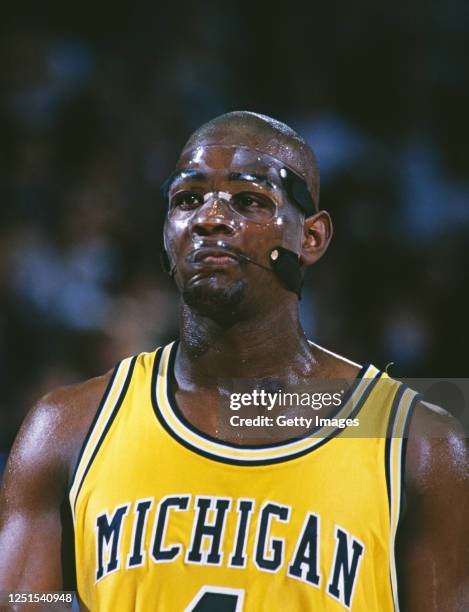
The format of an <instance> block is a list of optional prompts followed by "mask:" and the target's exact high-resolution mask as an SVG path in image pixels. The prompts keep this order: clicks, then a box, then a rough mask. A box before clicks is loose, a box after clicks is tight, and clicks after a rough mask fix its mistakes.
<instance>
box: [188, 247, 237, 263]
mask: <svg viewBox="0 0 469 612" xmlns="http://www.w3.org/2000/svg"><path fill="white" fill-rule="evenodd" d="M190 258H191V260H192V262H193V263H196V264H201V263H203V264H205V265H207V264H208V265H230V264H234V263H238V261H239V257H238V255H237V254H236V253H234V252H233V251H231V250H230V249H223V248H212V247H201V248H200V249H197V250H196V251H194V252H193V253H192V256H191V257H190Z"/></svg>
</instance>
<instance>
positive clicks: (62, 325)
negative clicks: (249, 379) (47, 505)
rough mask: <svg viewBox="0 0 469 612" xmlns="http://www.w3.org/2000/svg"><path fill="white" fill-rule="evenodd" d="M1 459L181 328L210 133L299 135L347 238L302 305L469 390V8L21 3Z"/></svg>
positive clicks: (7, 83)
mask: <svg viewBox="0 0 469 612" xmlns="http://www.w3.org/2000/svg"><path fill="white" fill-rule="evenodd" d="M0 33H1V41H0V133H1V147H0V160H1V163H0V193H1V207H0V381H1V388H2V393H1V396H0V452H1V453H3V455H5V454H6V453H7V452H8V449H9V447H10V445H11V442H12V439H13V437H14V435H15V433H16V431H17V429H18V427H19V423H20V422H21V420H22V419H23V417H24V415H25V413H26V411H27V410H28V409H29V407H30V406H31V404H32V403H33V402H34V401H36V400H37V399H38V398H39V397H40V396H42V395H43V394H44V393H46V392H47V391H49V390H50V389H52V388H54V387H56V386H57V385H62V384H68V383H71V382H77V381H80V380H83V379H85V378H87V377H90V376H94V375H98V374H101V373H103V372H105V371H107V370H108V369H110V368H111V367H112V366H113V365H114V364H115V363H116V361H118V360H119V359H121V358H122V357H124V356H127V355H129V354H132V353H136V352H139V351H142V350H151V349H152V348H153V347H155V346H156V345H158V344H160V343H162V342H165V341H167V340H169V339H171V338H173V337H174V336H175V335H177V308H176V303H177V296H176V293H175V291H174V288H173V286H172V284H171V282H170V281H169V280H168V279H167V278H166V277H165V275H164V274H163V273H162V272H161V271H160V267H159V249H160V245H161V230H162V222H163V218H164V215H165V202H164V201H163V199H162V197H161V195H160V190H159V188H160V184H161V183H162V181H163V180H164V179H165V177H166V176H167V175H168V174H169V173H170V171H171V169H172V166H173V164H174V162H175V160H176V158H177V154H178V150H179V149H180V147H181V146H182V144H183V143H184V141H185V140H186V139H187V137H188V135H189V134H190V133H191V131H193V130H194V129H195V128H196V127H198V126H199V125H200V124H201V123H203V122H205V121H207V120H209V119H211V118H212V117H214V116H216V115H217V114H220V113H223V112H226V111H230V110H236V109H248V110H255V111H258V112H262V113H266V114H269V115H272V116H274V117H276V118H278V119H280V120H282V121H285V122H287V123H289V124H291V125H292V127H294V128H295V129H297V130H298V131H299V132H300V133H301V134H302V135H303V136H304V137H305V138H306V139H307V140H308V142H309V143H310V144H311V145H312V146H313V148H314V150H315V151H316V153H317V156H318V158H319V163H320V168H321V173H322V191H321V205H322V207H323V208H326V209H328V210H330V211H331V213H332V215H333V219H334V222H335V236H334V239H333V243H332V245H331V248H330V250H329V252H328V253H327V255H326V256H325V258H324V259H323V260H322V261H321V262H320V263H319V264H318V265H317V266H315V267H314V269H312V270H311V271H310V273H309V275H308V279H307V285H306V290H305V296H304V299H303V300H302V302H301V312H302V318H303V322H304V326H305V328H306V330H307V332H308V334H309V335H310V337H312V338H314V339H315V340H316V341H317V342H319V343H320V344H323V345H325V346H326V347H328V348H330V349H331V350H334V351H337V352H340V353H342V354H345V355H347V356H349V357H351V358H352V359H354V360H356V361H361V362H365V361H371V362H373V363H375V364H376V365H378V366H379V367H382V368H384V367H385V366H386V365H387V364H388V363H389V362H394V366H392V367H391V369H390V372H391V373H392V374H394V375H395V376H399V377H404V376H414V377H416V376H426V377H432V376H435V377H439V376H445V377H464V376H467V358H466V350H467V346H468V341H469V337H468V336H469V334H468V331H467V325H466V314H467V310H468V299H467V296H466V295H465V293H464V288H465V285H466V279H467V275H468V272H467V271H468V266H469V250H468V249H467V242H468V237H469V231H468V230H469V163H468V155H467V152H466V151H467V143H468V141H469V122H468V120H467V112H468V110H467V109H468V108H469V54H468V53H467V37H468V33H469V9H468V7H467V3H465V2H464V0H447V2H446V3H437V2H421V1H419V0H410V1H408V2H403V1H401V2H397V3H376V2H374V1H372V0H360V1H359V2H358V3H356V2H353V3H351V2H346V1H345V0H336V1H335V2H322V3H319V2H314V3H313V2H310V1H307V0H303V1H301V0H300V1H295V2H293V3H281V2H278V1H277V0H270V1H269V2H267V1H266V0H257V1H256V2H248V1H247V0H241V1H239V2H232V3H222V2H218V1H216V0H203V1H201V2H199V3H189V2H182V3H181V2H180V3H169V2H165V3H164V4H163V3H158V2H136V3H134V4H133V8H129V7H127V8H126V9H124V8H121V7H120V5H119V4H115V5H112V7H111V6H110V5H108V6H106V3H94V5H91V6H88V5H87V3H85V4H82V3H80V4H78V3H77V5H76V6H72V5H70V3H62V4H61V5H60V6H59V5H57V6H54V7H53V8H51V9H48V5H47V3H45V4H44V3H37V2H35V3H33V2H26V3H21V5H19V6H18V8H17V10H15V7H14V6H13V7H10V8H9V9H8V13H7V14H6V15H4V16H3V18H2V22H1V23H0Z"/></svg>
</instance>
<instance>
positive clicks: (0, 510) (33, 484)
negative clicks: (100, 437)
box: [0, 403, 66, 590]
mask: <svg viewBox="0 0 469 612" xmlns="http://www.w3.org/2000/svg"><path fill="white" fill-rule="evenodd" d="M60 421H61V419H60V414H59V408H58V407H55V406H54V405H53V404H48V403H43V404H39V405H38V406H37V407H36V408H34V409H33V410H32V411H31V413H30V414H29V415H28V417H27V418H26V420H25V422H24V424H23V426H22V428H21V430H20V433H19V434H18V437H17V439H16V441H15V444H14V445H13V448H12V451H11V454H10V457H9V460H8V463H7V467H6V470H5V475H4V482H3V486H2V493H1V496H0V589H5V590H13V589H21V590H47V589H51V590H57V589H60V588H61V585H62V572H61V560H60V556H61V549H60V545H61V523H60V505H61V501H62V499H63V496H64V492H65V490H66V466H65V465H64V462H63V450H64V449H63V447H62V445H63V441H62V439H61V437H60V435H59V434H60V429H59V424H60Z"/></svg>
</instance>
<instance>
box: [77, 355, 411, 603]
mask: <svg viewBox="0 0 469 612" xmlns="http://www.w3.org/2000/svg"><path fill="white" fill-rule="evenodd" d="M176 350H177V343H171V344H169V345H167V346H165V347H163V348H160V349H157V350H156V351H154V352H152V353H142V354H140V355H137V356H135V357H132V358H128V359H125V360H123V361H122V362H121V363H120V364H118V366H117V367H116V369H115V370H114V373H113V376H112V379H111V381H110V383H109V385H108V388H107V390H106V392H105V394H104V397H103V399H102V401H101V404H100V406H99V409H98V411H97V414H96V417H95V419H94V422H93V424H92V426H91V428H90V431H89V433H88V435H87V437H86V439H85V441H84V443H83V447H82V450H81V453H80V457H79V460H78V463H77V467H76V469H75V474H74V477H73V481H72V483H71V487H70V491H69V500H70V506H71V512H72V517H73V523H74V540H75V563H76V574H77V590H78V595H79V599H80V602H81V604H82V606H83V608H84V609H88V610H92V611H93V612H94V611H99V612H107V611H109V612H111V611H112V612H116V611H117V612H125V611H130V610H132V611H133V610H138V611H142V612H147V611H148V610H155V611H162V612H183V611H187V612H189V611H194V612H208V611H216V612H225V611H230V612H259V611H268V612H276V611H278V612H290V611H291V612H298V611H309V610H315V611H318V610H321V611H322V610H324V611H330V612H339V611H343V610H353V611H360V612H378V611H379V612H387V611H388V610H389V611H391V610H398V594H397V580H396V568H395V559H394V542H395V537H396V529H397V525H398V521H399V515H400V510H401V485H402V473H403V461H404V447H405V443H404V442H405V432H406V427H407V426H408V422H409V415H410V413H411V409H412V407H413V405H414V404H415V402H416V400H417V394H416V393H415V392H413V391H411V390H410V389H408V388H407V387H405V386H404V385H402V384H401V383H399V382H398V381H395V380H393V379H391V378H388V377H386V375H385V374H382V373H381V372H380V371H379V370H378V369H377V368H375V367H374V366H371V365H370V366H366V367H365V366H364V367H363V368H362V372H361V375H360V376H359V377H358V378H357V380H356V381H355V383H354V385H353V386H352V387H351V389H350V392H349V394H348V398H347V400H346V401H344V402H343V403H342V405H341V407H340V410H339V411H338V413H337V414H336V415H335V417H337V419H333V420H331V421H330V423H329V424H328V425H325V426H324V427H322V428H321V429H320V431H318V432H317V433H316V434H315V435H314V436H311V435H309V436H307V437H302V438H297V439H294V440H289V441H286V442H282V443H275V444H264V445H251V446H241V445H237V444H231V443H225V442H223V441H220V440H218V439H216V438H212V437H210V436H208V435H206V434H204V433H202V432H201V431H199V430H197V429H195V428H194V427H193V426H192V425H191V424H190V423H189V422H188V421H187V420H185V419H184V417H183V415H182V413H181V412H180V411H179V409H178V407H177V405H176V402H175V399H174V396H173V391H172V388H173V387H172V382H173V380H174V378H173V377H174V372H173V365H174V359H175V354H176ZM378 383H379V384H378ZM340 419H343V420H345V419H360V420H361V421H362V422H364V421H366V422H367V424H368V427H369V428H370V429H369V431H370V432H371V431H372V432H373V435H371V434H370V435H359V436H352V435H350V433H349V431H348V430H347V428H345V429H344V428H343V427H339V426H338V425H337V424H338V423H339V421H340ZM340 422H344V421H340ZM347 422H350V421H347ZM349 429H350V428H349Z"/></svg>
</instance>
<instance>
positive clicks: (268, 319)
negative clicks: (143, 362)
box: [175, 296, 317, 389]
mask: <svg viewBox="0 0 469 612" xmlns="http://www.w3.org/2000/svg"><path fill="white" fill-rule="evenodd" d="M180 319H181V320H180V323H181V325H180V331H181V336H180V345H179V348H178V354H177V358H176V366H175V367H176V377H177V379H178V382H179V385H182V386H183V387H185V388H187V389H189V388H191V387H194V388H195V387H205V388H210V387H214V386H216V387H218V386H219V382H220V380H222V379H232V378H245V379H253V378H262V377H266V378H269V377H271V378H283V379H287V380H290V381H293V380H294V379H299V378H304V377H307V376H310V375H311V374H312V372H313V371H314V370H315V368H316V365H317V363H316V360H315V358H314V354H313V349H312V347H311V345H310V344H309V343H308V341H307V339H306V337H305V334H304V331H303V329H302V327H301V324H300V321H299V314H298V300H297V299H296V297H294V296H292V297H291V298H289V299H287V300H285V301H284V302H283V303H282V304H281V305H276V306H275V308H271V309H270V310H269V311H268V312H267V313H266V312H264V313H262V316H260V315H259V316H254V317H250V318H249V319H242V318H240V319H237V320H236V322H233V321H231V322H229V323H227V322H223V323H222V322H219V321H214V320H213V319H209V318H207V317H204V316H202V315H200V314H198V313H196V312H194V310H192V309H191V308H189V307H188V306H187V305H186V304H183V305H182V308H181V314H180Z"/></svg>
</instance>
